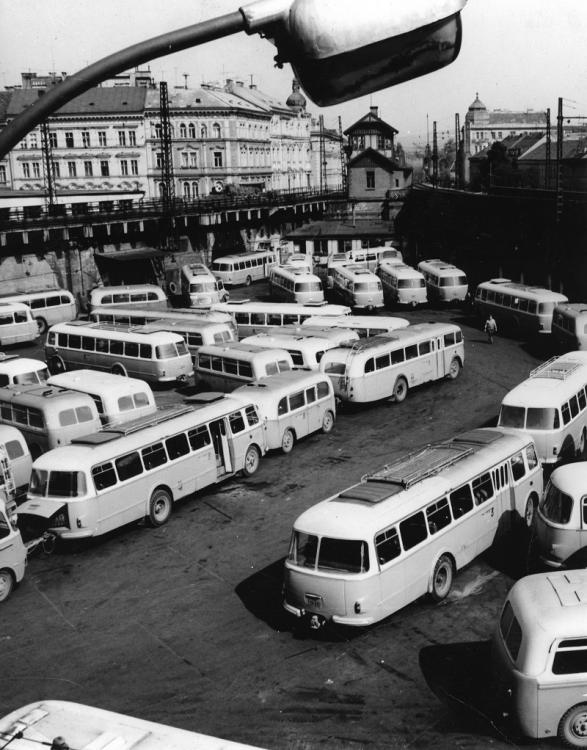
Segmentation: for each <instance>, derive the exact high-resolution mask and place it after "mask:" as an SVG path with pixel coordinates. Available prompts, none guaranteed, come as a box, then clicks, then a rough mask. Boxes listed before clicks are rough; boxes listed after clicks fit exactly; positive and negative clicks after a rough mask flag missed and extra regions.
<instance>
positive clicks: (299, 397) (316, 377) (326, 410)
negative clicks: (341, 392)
mask: <svg viewBox="0 0 587 750" xmlns="http://www.w3.org/2000/svg"><path fill="white" fill-rule="evenodd" d="M231 396H232V397H234V398H236V399H239V400H240V399H245V400H246V401H253V403H254V404H255V405H256V406H257V408H258V410H259V415H260V417H261V419H262V420H263V424H264V425H265V438H266V440H267V448H268V450H273V449H281V450H282V451H283V452H284V453H290V452H291V451H292V450H293V447H294V445H295V444H296V442H297V441H298V440H301V439H302V438H303V437H306V436H307V435H310V434H311V433H313V432H317V431H318V430H322V432H324V433H328V432H330V431H331V430H332V428H333V427H334V420H335V418H336V403H335V400H334V391H333V390H332V383H331V382H330V381H329V379H328V378H327V377H326V376H324V375H322V374H320V373H317V372H300V371H299V370H292V371H291V372H282V373H279V374H278V375H272V376H271V377H270V378H265V379H264V380H261V381H255V382H252V383H247V385H243V386H240V387H239V388H237V389H236V390H234V391H233V392H232V393H231Z"/></svg>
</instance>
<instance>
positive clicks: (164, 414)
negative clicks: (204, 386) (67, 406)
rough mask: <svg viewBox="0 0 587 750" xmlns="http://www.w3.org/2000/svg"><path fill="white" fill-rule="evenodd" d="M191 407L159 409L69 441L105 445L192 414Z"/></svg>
mask: <svg viewBox="0 0 587 750" xmlns="http://www.w3.org/2000/svg"><path fill="white" fill-rule="evenodd" d="M192 411H193V408H192V407H191V406H182V405H177V406H168V407H160V408H159V409H158V410H157V411H156V412H155V414H148V415H146V416H144V417H138V418H137V419H132V420H130V421H129V422H124V423H123V424H119V425H111V426H109V425H105V426H104V427H103V428H102V429H101V430H98V432H92V433H90V434H89V435H84V436H82V437H80V438H74V440H72V441H71V443H72V445H101V444H102V443H107V442H109V441H110V440H117V439H118V438H119V437H124V436H125V435H131V434H132V433H133V432H138V431H139V430H143V429H145V428H146V427H154V426H155V425H157V424H161V423H162V422H167V421H168V420H170V419H174V418H175V417H181V416H182V415H183V414H188V413H189V412H192Z"/></svg>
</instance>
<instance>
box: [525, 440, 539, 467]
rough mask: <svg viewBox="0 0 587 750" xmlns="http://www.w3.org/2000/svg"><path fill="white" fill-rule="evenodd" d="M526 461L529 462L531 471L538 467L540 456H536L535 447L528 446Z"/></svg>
mask: <svg viewBox="0 0 587 750" xmlns="http://www.w3.org/2000/svg"><path fill="white" fill-rule="evenodd" d="M526 460H527V461H528V468H529V469H530V470H532V469H535V468H536V467H537V466H538V456H537V455H536V448H535V447H534V446H533V445H527V446H526Z"/></svg>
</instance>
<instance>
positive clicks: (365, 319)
mask: <svg viewBox="0 0 587 750" xmlns="http://www.w3.org/2000/svg"><path fill="white" fill-rule="evenodd" d="M409 324H410V321H409V320H406V319H405V318H394V317H392V316H391V315H340V316H337V315H328V316H326V315H313V316H312V317H311V318H306V320H304V321H303V323H302V328H306V327H309V328H314V327H316V326H318V327H319V328H334V329H336V328H347V329H349V330H353V331H356V332H357V333H358V334H359V337H360V338H368V337H369V336H379V335H381V334H382V333H392V332H393V331H397V330H398V328H407V327H408V326H409Z"/></svg>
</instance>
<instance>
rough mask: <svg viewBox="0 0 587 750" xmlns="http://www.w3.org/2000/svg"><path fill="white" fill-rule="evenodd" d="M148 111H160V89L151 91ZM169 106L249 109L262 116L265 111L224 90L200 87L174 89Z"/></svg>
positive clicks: (148, 95)
mask: <svg viewBox="0 0 587 750" xmlns="http://www.w3.org/2000/svg"><path fill="white" fill-rule="evenodd" d="M145 106H146V108H147V109H159V107H160V92H159V89H150V90H149V91H148V94H147V99H146V102H145ZM169 106H170V107H171V108H172V109H192V108H193V109H205V108H210V109H234V108H235V107H237V108H239V109H247V110H249V111H250V112H258V113H259V114H262V113H263V112H264V110H263V109H261V108H260V107H257V106H255V105H253V104H251V103H249V102H247V101H243V100H242V99H241V98H240V97H238V96H235V95H234V94H231V93H229V92H227V91H225V90H224V89H221V88H216V87H213V86H200V87H198V88H194V89H184V88H181V89H172V90H171V91H170V92H169Z"/></svg>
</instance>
